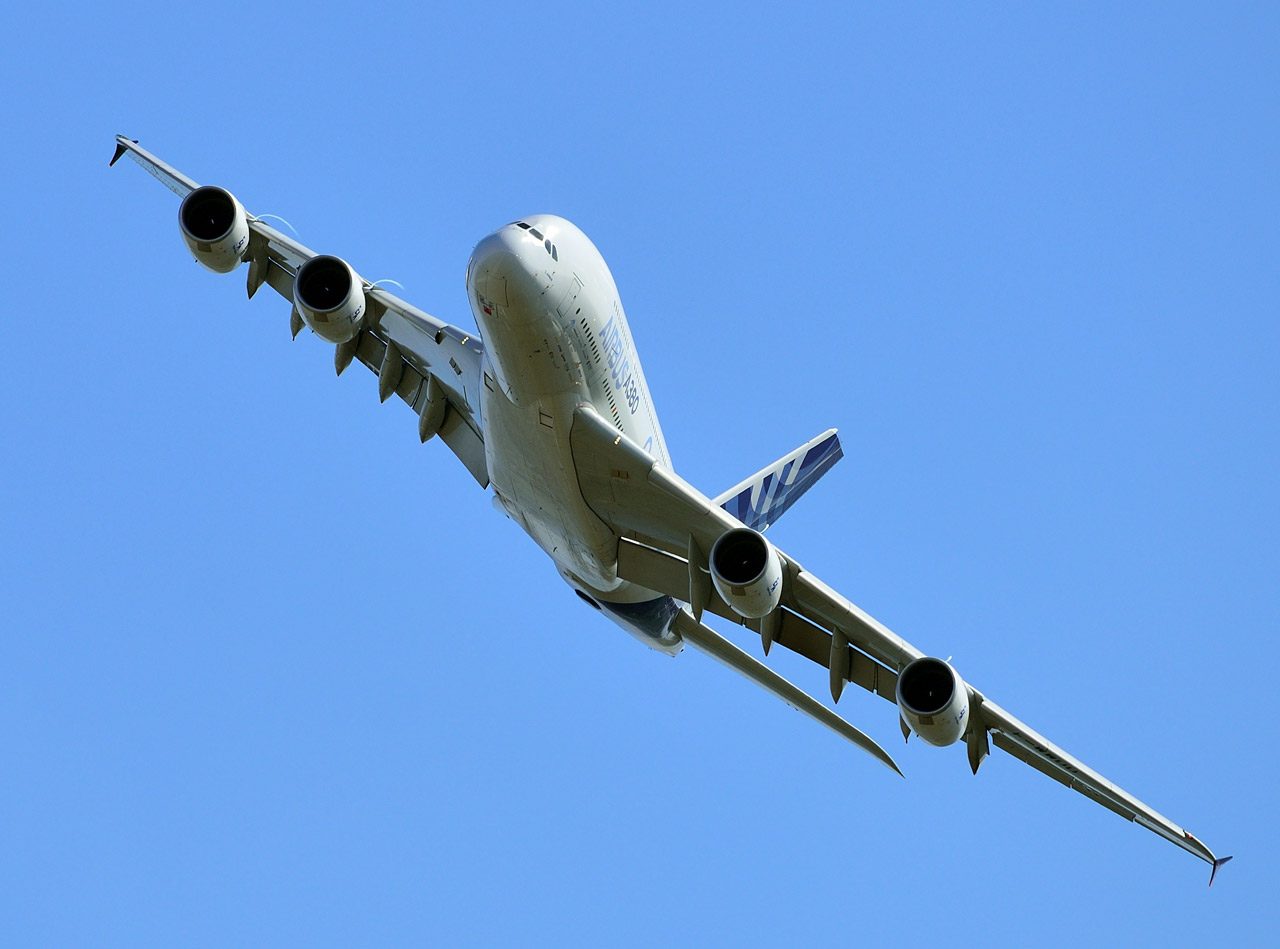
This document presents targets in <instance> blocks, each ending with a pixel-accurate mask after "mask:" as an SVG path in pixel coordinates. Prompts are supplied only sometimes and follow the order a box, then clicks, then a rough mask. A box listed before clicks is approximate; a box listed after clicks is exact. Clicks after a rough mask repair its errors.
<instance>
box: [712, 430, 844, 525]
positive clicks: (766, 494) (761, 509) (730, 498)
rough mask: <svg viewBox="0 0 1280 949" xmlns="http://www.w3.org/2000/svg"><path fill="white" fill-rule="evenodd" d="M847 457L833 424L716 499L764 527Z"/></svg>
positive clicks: (739, 516)
mask: <svg viewBox="0 0 1280 949" xmlns="http://www.w3.org/2000/svg"><path fill="white" fill-rule="evenodd" d="M843 457H844V450H843V449H842V448H841V447H840V438H839V436H838V435H837V434H836V430H835V429H834V428H832V429H828V430H827V431H825V432H823V433H822V434H821V435H819V436H818V437H817V438H815V439H813V440H812V441H808V442H805V443H804V444H803V445H801V446H800V447H799V448H797V449H796V450H795V451H793V452H792V453H791V454H789V455H786V456H785V457H783V458H779V459H778V460H777V461H775V462H774V463H773V464H771V465H769V466H768V467H767V468H764V469H762V470H760V471H757V472H756V473H755V474H753V475H752V476H751V477H750V478H748V479H747V480H746V481H744V482H742V483H741V484H739V485H737V486H735V487H733V488H730V489H729V490H728V491H726V492H725V493H724V494H722V495H720V496H719V497H718V498H716V499H715V502H714V503H715V504H717V505H719V506H720V507H722V508H724V509H725V510H726V511H728V512H729V513H730V514H732V515H733V516H734V517H736V518H737V519H738V520H740V521H742V523H744V524H746V525H747V526H748V527H750V528H752V529H753V530H758V531H764V530H765V529H767V528H768V527H769V525H770V524H772V523H774V522H775V521H776V520H777V519H778V518H780V517H781V516H782V515H783V514H784V513H786V510H787V508H789V507H791V505H793V504H795V503H796V501H798V500H799V499H800V495H802V494H804V493H805V492H806V491H808V490H809V489H810V488H811V487H813V485H814V484H816V483H817V481H818V479H819V478H821V477H822V476H823V475H824V474H826V473H827V472H828V471H830V470H831V466H832V465H834V464H835V463H836V462H837V461H839V460H840V459H841V458H843Z"/></svg>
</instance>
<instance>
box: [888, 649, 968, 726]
mask: <svg viewBox="0 0 1280 949" xmlns="http://www.w3.org/2000/svg"><path fill="white" fill-rule="evenodd" d="M897 699H898V711H900V712H901V713H902V717H903V719H904V720H905V721H906V723H907V724H908V725H910V726H911V730H912V731H913V732H915V733H916V734H917V735H919V736H920V737H921V738H922V739H923V740H924V741H927V742H928V743H929V744H931V745H938V746H945V745H952V744H955V743H956V742H957V741H959V740H960V739H961V738H963V737H964V733H965V729H966V728H967V727H968V725H969V690H968V688H967V687H966V686H965V684H964V680H963V679H961V678H960V676H959V675H958V674H957V673H956V670H955V669H953V668H951V664H950V663H946V662H943V661H942V660H941V659H931V658H928V657H924V658H921V659H916V660H915V661H913V662H909V663H907V665H906V668H904V669H903V670H902V671H901V672H899V673H898V689H897Z"/></svg>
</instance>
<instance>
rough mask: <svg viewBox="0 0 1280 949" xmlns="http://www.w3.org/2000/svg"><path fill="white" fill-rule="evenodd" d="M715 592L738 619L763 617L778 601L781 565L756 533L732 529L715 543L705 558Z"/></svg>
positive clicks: (775, 607) (780, 587) (766, 542)
mask: <svg viewBox="0 0 1280 949" xmlns="http://www.w3.org/2000/svg"><path fill="white" fill-rule="evenodd" d="M708 560H709V564H708V565H709V566H710V568H711V580H712V582H713V583H715V585H716V591H717V592H718V593H719V594H720V596H721V597H722V598H723V599H724V601H725V602H726V603H728V604H729V606H731V607H733V610H734V612H736V613H737V614H738V615H740V616H747V617H753V618H754V617H760V616H767V615H768V614H770V613H772V612H773V611H774V610H775V609H777V608H778V603H779V601H780V600H781V599H782V562H781V561H780V560H779V559H778V552H777V551H776V550H774V549H773V545H772V544H770V543H769V542H768V541H767V540H765V539H764V535H763V534H761V533H760V532H759V531H753V530H751V529H750V528H748V527H735V528H734V529H733V530H728V531H725V532H724V533H723V534H721V535H720V537H719V539H717V540H716V542H715V545H714V546H713V547H712V548H711V556H710V557H709V558H708Z"/></svg>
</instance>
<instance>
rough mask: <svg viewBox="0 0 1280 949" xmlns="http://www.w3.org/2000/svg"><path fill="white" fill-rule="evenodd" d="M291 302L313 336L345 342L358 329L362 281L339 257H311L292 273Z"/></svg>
mask: <svg viewBox="0 0 1280 949" xmlns="http://www.w3.org/2000/svg"><path fill="white" fill-rule="evenodd" d="M293 304H294V306H296V307H297V308H298V313H299V315H300V316H301V317H302V319H303V320H305V321H306V324H307V325H308V326H310V327H311V329H312V331H313V332H314V333H315V334H316V335H317V336H319V337H320V338H321V339H323V340H325V341H327V342H330V343H345V342H348V341H349V340H351V339H353V338H354V337H355V335H356V333H358V332H360V321H361V320H362V319H363V318H364V314H365V309H366V305H365V299H364V284H363V282H362V281H361V280H360V278H359V277H358V276H357V275H356V272H355V271H354V270H352V269H351V265H350V264H348V263H347V262H346V261H345V260H343V259H342V258H341V257H329V256H326V255H321V256H319V257H312V258H311V259H310V260H308V261H307V262H306V263H304V264H303V265H302V266H301V267H299V268H298V272H297V273H296V274H295V275H294V278H293Z"/></svg>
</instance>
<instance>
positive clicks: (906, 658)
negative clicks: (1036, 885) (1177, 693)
mask: <svg viewBox="0 0 1280 949" xmlns="http://www.w3.org/2000/svg"><path fill="white" fill-rule="evenodd" d="M570 440H571V443H572V445H573V451H574V458H575V463H576V465H577V468H578V472H579V483H580V486H581V487H582V491H583V496H584V498H585V499H586V501H587V504H588V505H589V506H590V507H591V508H592V510H593V511H595V513H596V514H597V515H598V516H599V517H600V518H601V519H602V520H604V521H605V522H606V523H608V524H610V525H611V526H612V527H613V528H614V529H615V530H616V531H617V532H618V534H619V535H620V537H621V540H620V543H619V549H618V575H619V576H620V577H622V578H623V579H626V580H630V581H633V582H635V583H639V584H642V585H644V586H646V587H648V588H649V589H652V590H655V591H657V592H660V593H665V594H667V595H669V596H672V597H675V598H676V599H678V600H681V601H683V602H686V603H688V602H692V601H693V600H694V599H695V598H699V597H701V598H703V600H704V605H705V607H706V609H707V610H708V611H710V612H712V613H715V614H717V615H719V616H723V617H725V618H726V619H729V620H732V621H733V622H735V623H738V624H739V625H742V626H745V627H747V628H748V629H751V630H753V631H755V632H757V633H759V634H760V635H761V638H762V640H763V644H764V647H765V651H766V653H767V651H768V648H769V646H770V645H772V644H773V643H777V644H779V645H781V646H784V647H785V648H788V649H791V650H792V651H794V652H797V653H800V654H801V655H803V656H805V657H807V658H809V659H811V660H813V661H814V662H816V663H818V664H819V665H822V666H826V667H827V668H828V670H829V672H830V677H831V692H832V696H833V698H835V699H836V700H838V699H839V696H840V693H841V691H842V690H843V687H844V685H845V683H846V682H852V683H854V684H855V685H858V686H860V687H862V688H864V689H866V690H867V691H869V692H872V693H874V694H877V695H879V696H881V697H882V698H884V699H887V700H888V701H890V702H893V703H894V704H895V706H896V704H897V699H896V694H895V690H896V685H897V678H898V673H899V672H900V671H901V670H902V669H903V668H904V667H905V666H906V665H907V664H908V663H910V662H912V661H913V660H916V659H919V658H922V657H923V656H924V653H922V652H921V651H920V650H918V649H916V648H915V647H914V646H912V645H911V644H910V643H908V642H906V641H905V640H904V639H902V638H901V637H900V636H898V635H897V634H896V633H894V632H893V631H892V630H890V629H889V628H888V627H886V626H885V625H884V624H882V623H880V622H879V621H877V620H876V619H874V618H873V617H871V616H869V615H868V614H867V613H866V612H864V611H863V610H861V609H859V608H858V607H857V606H855V605H854V604H853V603H851V602H850V601H849V600H848V599H846V598H845V597H843V596H841V595H840V594H839V593H837V592H836V591H835V590H833V589H831V588H830V587H829V586H827V585H826V584H825V583H823V582H822V581H821V580H820V579H818V578H817V577H815V576H814V575H813V574H811V573H809V572H808V571H806V570H805V569H804V568H803V567H802V566H801V565H800V564H799V562H797V561H796V560H795V559H794V558H792V557H790V556H788V555H787V554H785V553H784V552H783V551H781V550H779V551H778V554H779V557H780V558H781V560H782V563H783V581H784V582H783V595H782V605H781V606H780V607H779V608H778V610H777V611H776V613H777V614H778V615H772V614H771V615H770V616H769V617H766V618H765V619H764V620H755V619H744V618H743V617H742V616H740V615H738V614H737V613H735V612H734V610H733V609H732V608H731V607H729V606H728V604H726V603H725V602H724V601H723V600H722V599H721V598H720V597H719V595H718V594H717V593H716V592H715V590H714V587H712V588H711V589H710V590H709V591H708V590H707V587H708V586H711V585H710V584H707V583H706V582H705V579H704V580H702V581H699V580H697V579H696V577H695V572H696V571H699V570H705V567H703V566H701V565H696V564H695V566H694V567H693V568H691V567H690V564H689V551H690V549H691V548H699V549H701V550H709V549H711V547H712V545H713V544H714V543H715V541H716V540H717V539H718V538H719V536H720V535H721V534H723V533H724V532H725V531H726V530H730V529H733V528H736V527H741V526H743V525H742V523H741V522H740V521H739V520H738V519H737V518H736V517H734V516H733V515H731V514H729V513H728V512H727V511H725V510H724V509H723V508H721V507H720V506H719V505H717V504H716V503H715V502H714V501H712V500H711V499H709V498H707V497H706V496H705V495H703V494H702V493H701V492H699V491H698V490H697V489H696V488H694V487H693V486H691V485H690V484H689V483H688V482H686V481H684V480H683V479H682V478H680V477H679V476H678V475H676V474H674V473H673V472H671V471H668V470H666V469H665V468H663V467H662V466H661V465H658V464H657V463H656V462H655V460H654V459H653V458H652V457H651V456H649V455H647V454H646V453H645V452H644V451H643V450H642V449H640V448H639V447H638V446H636V445H634V444H633V443H630V441H629V440H628V439H627V438H626V437H625V436H623V437H622V438H619V437H618V432H617V430H616V429H614V428H613V427H612V426H610V425H608V423H606V422H605V421H604V420H603V419H600V418H599V416H598V415H596V414H595V413H594V412H591V411H590V410H589V409H585V408H584V409H581V410H579V416H578V418H577V419H576V420H575V423H574V426H573V430H572V432H571V434H570ZM775 549H776V548H775ZM699 588H700V589H699ZM966 687H967V688H968V691H969V697H970V708H971V710H972V715H971V719H970V722H969V726H968V729H967V731H966V734H965V736H964V744H965V745H966V747H967V749H968V753H969V762H970V766H971V767H972V769H973V771H974V772H975V773H976V772H977V770H978V766H979V765H980V764H981V762H982V760H983V758H984V757H985V756H986V755H987V753H988V748H989V744H988V740H990V741H991V742H994V744H995V745H996V747H997V748H1000V749H1001V750H1003V751H1006V752H1008V753H1009V754H1011V755H1013V756H1014V757H1015V758H1017V759H1019V760H1020V761H1024V762H1026V763H1027V764H1030V765H1031V766H1032V767H1033V768H1035V769H1036V770H1038V771H1041V772H1043V773H1044V774H1047V775H1049V776H1050V777H1052V778H1053V779H1054V780H1056V781H1058V782H1060V783H1062V784H1064V785H1066V786H1067V787H1069V788H1071V789H1072V790H1075V791H1078V792H1080V793H1081V794H1082V795H1084V796H1085V797H1087V798H1089V799H1090V800H1091V801H1094V802H1096V803H1098V804H1101V805H1102V806H1103V807H1106V808H1107V809H1108V810H1110V811H1113V812H1114V813H1117V814H1119V815H1121V816H1122V817H1124V818H1126V819H1127V820H1130V821H1132V822H1134V823H1137V824H1140V825H1141V826H1143V827H1146V828H1147V829H1148V830H1150V831H1152V832H1154V833H1156V834H1159V835H1160V836H1161V837H1163V838H1165V839H1166V840H1168V841H1170V842H1171V843H1174V844H1176V845H1177V846H1179V847H1181V848H1182V849H1183V850H1186V851H1187V852H1188V853H1192V854H1195V855H1196V856H1197V857H1199V858H1200V859H1202V860H1204V861H1206V862H1207V863H1209V864H1210V865H1211V866H1212V867H1213V872H1214V873H1215V874H1216V872H1217V869H1218V868H1219V867H1220V866H1221V865H1222V864H1224V863H1226V862H1227V860H1230V859H1231V858H1230V857H1224V858H1217V857H1215V855H1214V853H1213V851H1211V850H1210V849H1209V848H1208V847H1207V846H1206V845H1205V844H1204V843H1202V842H1201V841H1200V840H1199V839H1198V838H1196V837H1194V836H1193V835H1191V834H1190V833H1188V832H1187V831H1185V830H1184V829H1183V828H1182V827H1180V826H1178V825H1177V824H1175V823H1174V822H1173V821H1171V820H1169V819H1168V818H1167V817H1165V816H1164V815H1162V814H1160V813H1159V812H1157V811H1155V810H1154V809H1152V808H1151V807H1149V806H1147V805H1146V804H1144V803H1143V802H1142V801H1139V800H1138V799H1137V798H1135V797H1133V796H1132V795H1131V794H1129V793H1128V792H1127V791H1124V790H1123V789H1121V788H1120V787H1118V786H1116V785H1115V784H1113V783H1112V782H1110V781H1108V780H1107V779H1106V778H1104V777H1103V776H1102V775H1100V774H1098V772H1096V771H1094V770H1093V769H1092V768H1089V767H1088V766H1087V765H1085V764H1083V763H1082V762H1080V761H1079V760H1078V759H1076V758H1074V757H1073V756H1071V755H1069V754H1068V753H1067V752H1065V751H1063V750H1062V749H1061V748H1059V747H1058V746H1057V745H1055V744H1053V743H1052V742H1050V741H1048V740H1047V739H1045V738H1044V737H1043V736H1042V735H1040V734H1039V733H1038V732H1036V731H1034V730H1033V729H1031V728H1030V727H1028V726H1027V725H1025V724H1024V723H1022V722H1021V721H1019V720H1018V719H1016V718H1015V717H1013V716H1012V715H1010V714H1009V713H1008V712H1006V711H1005V710H1004V709H1002V708H1001V707H1000V706H999V705H997V704H995V703H994V702H992V701H990V700H989V699H987V698H986V696H985V695H983V694H982V693H981V692H979V691H978V690H977V689H974V688H973V687H972V686H966ZM904 732H905V723H904ZM1210 882H1212V876H1211V877H1210Z"/></svg>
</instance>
